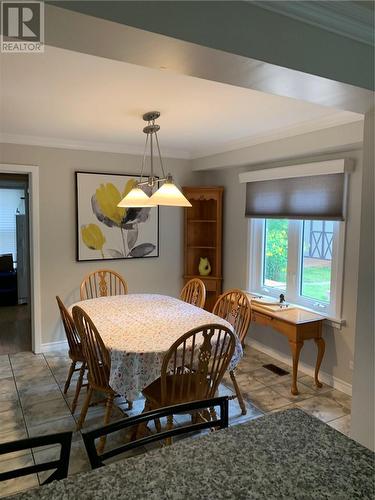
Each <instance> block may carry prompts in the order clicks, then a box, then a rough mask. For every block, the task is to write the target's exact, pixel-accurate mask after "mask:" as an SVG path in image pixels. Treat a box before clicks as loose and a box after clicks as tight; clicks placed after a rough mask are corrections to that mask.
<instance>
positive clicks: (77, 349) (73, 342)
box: [56, 295, 86, 413]
mask: <svg viewBox="0 0 375 500" xmlns="http://www.w3.org/2000/svg"><path fill="white" fill-rule="evenodd" d="M56 300H57V305H58V307H59V311H60V317H61V321H62V324H63V326H64V330H65V335H66V339H67V341H68V345H69V353H68V354H69V358H70V359H71V360H72V363H71V365H70V368H69V373H68V376H67V379H66V382H65V385H64V394H66V393H67V392H68V389H69V386H70V382H71V379H72V375H73V373H74V372H76V371H78V370H79V377H78V381H77V385H76V391H75V395H74V399H73V403H72V413H74V412H75V410H76V407H77V401H78V397H79V394H80V392H81V387H82V385H83V377H84V375H85V370H86V359H85V356H84V354H83V349H82V344H81V339H80V337H79V334H78V331H77V328H76V326H75V324H74V321H73V318H72V316H71V315H70V313H69V311H68V310H67V308H66V307H65V305H64V303H63V301H62V300H61V299H60V297H59V296H58V295H57V296H56ZM77 363H81V365H80V367H79V368H76V364H77Z"/></svg>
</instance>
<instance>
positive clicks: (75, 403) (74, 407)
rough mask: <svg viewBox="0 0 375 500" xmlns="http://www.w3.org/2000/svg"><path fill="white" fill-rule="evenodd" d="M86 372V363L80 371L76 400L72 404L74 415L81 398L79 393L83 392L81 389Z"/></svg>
mask: <svg viewBox="0 0 375 500" xmlns="http://www.w3.org/2000/svg"><path fill="white" fill-rule="evenodd" d="M85 370H86V363H82V365H81V369H80V370H79V378H78V381H77V386H76V393H75V395H74V399H73V403H72V413H73V414H74V412H75V411H76V408H77V401H78V398H79V393H80V392H81V387H82V382H83V377H84V375H85Z"/></svg>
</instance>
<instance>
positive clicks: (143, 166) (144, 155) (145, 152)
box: [139, 134, 148, 184]
mask: <svg viewBox="0 0 375 500" xmlns="http://www.w3.org/2000/svg"><path fill="white" fill-rule="evenodd" d="M147 144H148V134H147V136H146V143H145V149H144V151H143V158H142V169H141V175H140V182H139V184H140V183H141V182H142V178H143V171H144V168H145V163H146V154H147Z"/></svg>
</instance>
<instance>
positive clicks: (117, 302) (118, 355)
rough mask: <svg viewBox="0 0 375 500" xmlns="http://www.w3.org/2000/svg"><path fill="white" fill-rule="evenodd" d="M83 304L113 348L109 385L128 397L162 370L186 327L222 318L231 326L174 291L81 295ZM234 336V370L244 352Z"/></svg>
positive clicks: (137, 394)
mask: <svg viewBox="0 0 375 500" xmlns="http://www.w3.org/2000/svg"><path fill="white" fill-rule="evenodd" d="M74 306H79V307H81V308H82V309H83V310H84V311H85V312H86V313H87V314H88V315H89V316H90V318H91V319H92V321H93V322H94V324H95V326H96V328H97V329H98V332H99V333H100V336H101V338H102V340H103V342H104V344H105V346H106V347H107V349H108V350H109V353H110V358H111V369H110V378H109V385H110V387H111V388H112V389H113V390H114V391H115V392H116V393H117V394H119V395H121V396H123V397H125V398H126V399H127V400H128V401H134V400H135V399H137V398H138V397H139V395H140V393H141V391H142V390H143V389H144V388H145V387H147V386H148V385H149V384H151V383H152V382H153V381H154V380H156V379H157V378H158V377H159V376H160V371H161V365H162V362H163V358H164V355H165V354H166V353H167V351H168V349H169V348H170V347H171V345H172V344H173V343H174V342H175V341H176V340H177V339H178V338H180V337H181V336H182V335H183V334H184V333H186V332H188V331H189V330H191V329H193V328H197V327H200V326H203V325H207V324H220V325H223V326H226V327H227V328H229V329H230V330H231V331H233V326H232V325H231V324H230V323H228V322H227V321H226V320H224V319H222V318H220V317H219V316H216V315H215V314H212V313H210V312H208V311H206V310H204V309H201V308H199V307H196V306H194V305H191V304H188V303H186V302H184V301H182V300H179V299H176V298H174V297H169V296H166V295H159V294H147V293H134V294H127V295H115V296H109V297H99V298H94V299H88V300H82V301H80V302H77V303H75V304H73V305H72V306H71V307H70V311H71V310H72V308H73V307H74ZM242 354H243V352H242V346H241V343H240V341H239V339H238V338H237V339H236V347H235V351H234V355H233V357H232V359H231V361H230V364H229V368H228V369H230V370H232V369H234V368H235V366H236V365H237V363H238V362H239V360H240V359H241V357H242Z"/></svg>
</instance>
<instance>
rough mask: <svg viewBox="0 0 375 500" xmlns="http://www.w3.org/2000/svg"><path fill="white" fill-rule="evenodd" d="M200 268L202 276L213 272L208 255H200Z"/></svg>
mask: <svg viewBox="0 0 375 500" xmlns="http://www.w3.org/2000/svg"><path fill="white" fill-rule="evenodd" d="M198 268H199V274H200V275H201V276H208V275H209V274H210V273H211V264H210V261H209V260H208V259H207V257H200V260H199V266H198Z"/></svg>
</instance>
